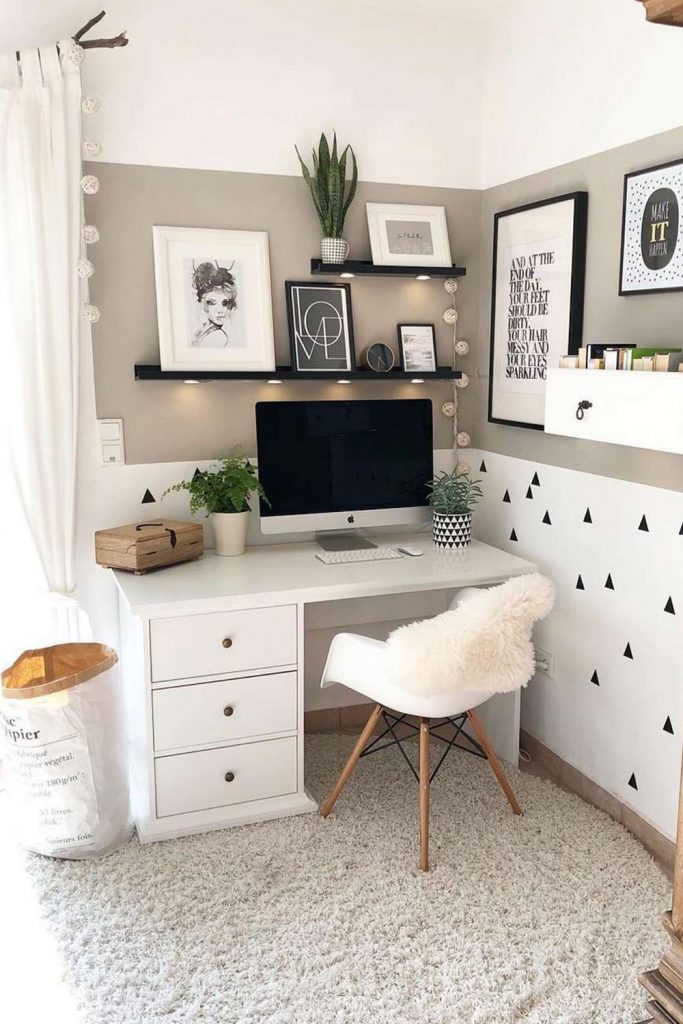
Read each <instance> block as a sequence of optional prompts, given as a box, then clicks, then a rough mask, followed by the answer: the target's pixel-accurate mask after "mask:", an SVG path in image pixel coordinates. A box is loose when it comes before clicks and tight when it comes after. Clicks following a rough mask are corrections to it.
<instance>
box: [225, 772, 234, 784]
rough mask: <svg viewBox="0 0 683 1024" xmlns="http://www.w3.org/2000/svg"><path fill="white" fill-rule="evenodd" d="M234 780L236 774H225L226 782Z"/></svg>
mask: <svg viewBox="0 0 683 1024" xmlns="http://www.w3.org/2000/svg"><path fill="white" fill-rule="evenodd" d="M234 778H235V773H234V772H226V773H225V781H226V782H232V781H233V780H234Z"/></svg>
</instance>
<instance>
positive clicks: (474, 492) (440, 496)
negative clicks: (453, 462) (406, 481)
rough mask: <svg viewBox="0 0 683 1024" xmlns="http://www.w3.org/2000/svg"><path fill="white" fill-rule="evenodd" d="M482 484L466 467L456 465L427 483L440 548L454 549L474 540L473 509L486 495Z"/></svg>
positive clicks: (434, 531) (435, 541)
mask: <svg viewBox="0 0 683 1024" xmlns="http://www.w3.org/2000/svg"><path fill="white" fill-rule="evenodd" d="M480 483H481V481H480V480H472V478H471V477H470V474H469V470H468V469H467V468H466V467H465V468H464V469H463V470H460V469H459V468H458V467H456V469H455V470H454V471H453V472H452V473H438V474H437V475H436V476H435V477H433V478H432V479H431V480H430V481H429V483H428V484H427V492H428V500H429V504H430V505H431V506H432V530H433V536H434V544H435V546H436V547H437V548H442V549H443V550H446V551H452V550H453V549H456V548H467V547H469V546H470V544H471V543H472V510H473V508H474V506H475V505H476V503H477V502H478V501H479V499H480V498H481V496H482V489H481V487H480V486H479V484H480Z"/></svg>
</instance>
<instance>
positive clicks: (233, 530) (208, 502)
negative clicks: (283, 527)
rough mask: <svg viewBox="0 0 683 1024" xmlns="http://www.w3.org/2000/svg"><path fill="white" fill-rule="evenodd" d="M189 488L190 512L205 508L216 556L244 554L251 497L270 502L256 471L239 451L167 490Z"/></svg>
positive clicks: (165, 492)
mask: <svg viewBox="0 0 683 1024" xmlns="http://www.w3.org/2000/svg"><path fill="white" fill-rule="evenodd" d="M169 491H188V492H189V495H190V511H191V512H200V511H201V510H202V509H206V514H207V516H209V517H210V518H211V523H212V525H213V532H214V536H215V538H216V554H217V555H243V554H244V548H245V545H246V539H247V523H248V517H249V511H250V507H251V506H250V505H249V498H250V497H251V495H252V494H256V495H259V496H260V497H261V498H263V499H264V501H266V502H267V501H268V499H267V498H266V495H265V493H264V491H263V488H262V487H261V484H260V483H259V482H258V479H257V478H256V470H255V469H254V467H253V466H252V464H251V463H250V461H249V459H247V458H246V457H245V456H244V455H242V454H241V453H240V452H239V450H237V449H234V450H233V451H232V452H230V454H229V455H228V456H227V457H226V458H224V459H221V460H220V461H219V462H218V463H217V465H216V468H215V469H206V470H204V471H203V472H202V471H200V470H197V472H196V473H195V474H194V476H193V477H192V479H191V480H181V481H180V483H178V484H174V485H173V487H169V488H168V490H167V491H164V497H165V496H166V495H167V494H168V493H169Z"/></svg>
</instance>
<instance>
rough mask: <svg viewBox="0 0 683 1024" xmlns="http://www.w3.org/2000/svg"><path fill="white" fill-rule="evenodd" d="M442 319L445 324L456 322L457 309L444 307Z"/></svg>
mask: <svg viewBox="0 0 683 1024" xmlns="http://www.w3.org/2000/svg"><path fill="white" fill-rule="evenodd" d="M443 320H444V323H446V324H451V325H452V324H456V323H457V322H458V311H457V309H454V308H453V307H452V306H449V307H448V309H445V310H444V312H443Z"/></svg>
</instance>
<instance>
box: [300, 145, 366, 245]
mask: <svg viewBox="0 0 683 1024" xmlns="http://www.w3.org/2000/svg"><path fill="white" fill-rule="evenodd" d="M294 148H295V149H296V155H297V156H298V157H299V163H300V164H301V171H302V173H303V176H304V179H305V181H306V184H307V185H308V187H309V189H310V190H311V195H312V197H313V204H314V206H315V209H316V213H317V214H318V219H319V220H320V226H321V227H322V229H323V240H322V242H321V247H320V248H321V256H322V260H323V263H343V262H344V261H345V259H346V258H347V256H348V255H349V243H348V242H347V241H345V240H344V238H343V232H344V221H345V219H346V214H347V213H348V211H349V207H350V205H351V203H352V202H353V197H354V196H355V194H356V188H357V186H358V169H357V167H356V157H355V154H354V152H353V150H352V149H351V146H347V147H346V149H345V150H344V151H343V152H342V155H341V156H337V133H336V132H335V133H334V137H333V140H332V152H330V147H329V144H328V141H327V138H326V136H325V133H324V132H323V134H322V135H321V136H320V142H319V143H318V152H317V153H316V151H315V149H314V150H313V171H312V172H311V171H310V170H309V169H308V167H307V166H306V164H305V163H304V161H303V159H302V157H301V153H300V152H299V149H298V147H297V146H295V147H294ZM349 156H350V168H349V170H350V172H351V176H350V179H349V181H348V182H347V180H346V171H347V161H348V159H349Z"/></svg>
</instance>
